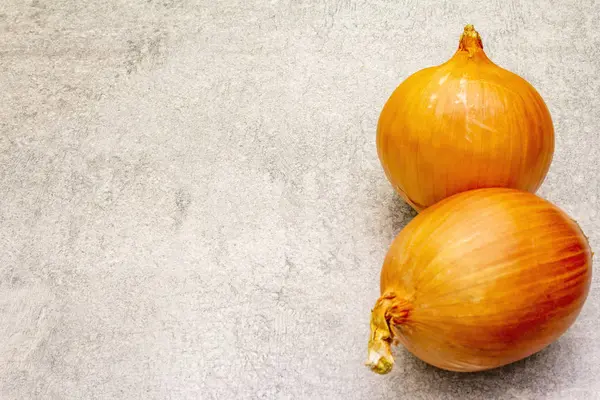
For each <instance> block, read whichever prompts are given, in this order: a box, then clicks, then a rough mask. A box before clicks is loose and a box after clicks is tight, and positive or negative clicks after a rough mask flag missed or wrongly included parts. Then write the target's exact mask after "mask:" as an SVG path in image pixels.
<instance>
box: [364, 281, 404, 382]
mask: <svg viewBox="0 0 600 400" xmlns="http://www.w3.org/2000/svg"><path fill="white" fill-rule="evenodd" d="M409 310H410V307H409V304H408V303H407V302H406V301H405V300H403V299H400V298H398V296H397V295H396V293H394V292H386V293H384V294H383V295H382V296H381V297H380V298H379V299H378V300H377V302H376V303H375V308H373V311H372V312H371V338H370V339H369V354H368V358H367V362H366V365H367V366H368V367H369V368H371V370H373V371H374V372H376V373H378V374H387V373H388V372H390V371H391V370H392V368H393V366H394V357H393V356H392V351H391V345H392V342H393V339H394V334H393V332H392V330H391V328H390V322H391V323H393V324H394V325H400V324H402V323H404V322H405V321H406V319H407V317H408V313H409Z"/></svg>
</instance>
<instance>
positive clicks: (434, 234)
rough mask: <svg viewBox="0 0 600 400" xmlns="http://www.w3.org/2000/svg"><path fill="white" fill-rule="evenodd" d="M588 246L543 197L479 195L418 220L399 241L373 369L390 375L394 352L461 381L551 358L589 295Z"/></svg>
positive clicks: (384, 276)
mask: <svg viewBox="0 0 600 400" xmlns="http://www.w3.org/2000/svg"><path fill="white" fill-rule="evenodd" d="M591 258H592V253H591V251H590V248H589V245H588V242H587V239H586V237H585V236H584V235H583V233H582V231H581V230H580V229H579V227H578V225H577V224H576V223H575V222H574V221H572V220H571V219H570V218H569V217H568V216H567V215H566V214H565V213H564V212H562V211H561V210H560V209H559V208H557V207H556V206H554V205H552V204H551V203H549V202H547V201H545V200H542V199H540V198H539V197H537V196H536V195H534V194H531V193H528V192H522V191H518V190H514V189H506V188H496V189H479V190H473V191H468V192H464V193H460V194H457V195H455V196H452V197H450V198H448V199H445V200H442V201H441V202H439V203H437V204H436V205H434V206H432V207H429V208H428V209H427V210H425V211H423V212H422V213H421V214H419V215H417V217H416V218H414V219H413V220H412V221H411V222H410V223H409V224H408V225H407V226H406V227H405V228H404V229H403V230H402V231H401V232H400V234H399V235H398V237H397V238H396V239H395V240H394V241H393V243H392V245H391V248H390V250H389V252H388V254H387V256H386V258H385V261H384V264H383V269H382V271H381V297H380V298H379V299H378V300H377V302H376V304H375V308H374V309H373V311H372V314H371V338H370V341H369V355H368V361H367V365H369V366H370V367H371V368H372V369H373V370H374V371H375V372H378V373H387V372H389V371H390V370H391V368H392V366H393V362H394V361H393V358H392V355H391V353H390V344H396V343H402V344H403V345H404V347H406V348H407V349H408V350H409V351H410V352H411V353H413V354H414V355H415V356H417V357H418V358H420V359H421V360H423V361H425V362H427V363H429V364H432V365H434V366H436V367H439V368H442V369H446V370H451V371H465V372H466V371H480V370H486V369H490V368H495V367H499V366H502V365H505V364H508V363H511V362H514V361H517V360H520V359H522V358H525V357H527V356H529V355H531V354H533V353H536V352H537V351H539V350H541V349H543V348H544V347H546V346H547V345H549V344H550V343H552V342H553V341H554V340H556V339H557V338H558V337H559V336H560V335H562V334H563V333H564V332H565V331H566V330H567V328H569V326H570V325H571V324H572V323H573V322H574V321H575V318H577V315H578V314H579V311H580V310H581V307H582V306H583V303H584V302H585V299H586V297H587V293H588V290H589V286H590V282H591V274H592V270H591V262H592V261H591Z"/></svg>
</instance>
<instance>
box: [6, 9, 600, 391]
mask: <svg viewBox="0 0 600 400" xmlns="http://www.w3.org/2000/svg"><path fill="white" fill-rule="evenodd" d="M466 23H473V24H475V27H476V28H477V29H478V30H479V31H480V33H481V34H482V36H483V40H484V45H485V48H486V50H487V52H488V54H489V55H490V57H491V58H492V59H493V60H494V61H496V62H497V63H498V64H500V65H502V66H504V67H506V68H508V69H510V70H513V71H515V72H517V73H519V74H521V75H522V76H524V77H525V78H526V79H528V80H529V81H530V82H531V83H532V84H533V85H534V86H535V87H537V88H538V90H539V91H540V93H541V94H542V96H543V97H544V98H545V100H546V102H547V104H548V106H549V108H550V110H551V112H552V115H553V118H554V121H555V127H556V133H557V140H556V154H555V159H554V162H553V164H552V168H551V170H550V173H549V175H548V178H547V180H546V182H545V183H544V185H543V187H542V189H541V190H540V193H541V194H542V195H543V196H544V197H546V198H548V199H549V200H551V201H553V202H555V203H557V204H558V205H559V206H561V207H563V208H564V209H565V210H566V211H567V212H569V213H570V214H571V215H572V216H573V217H574V218H575V219H577V220H578V221H579V222H580V224H581V226H582V228H583V229H584V230H585V232H586V233H587V235H588V236H589V238H590V242H591V244H592V246H593V247H594V248H595V249H596V250H597V251H600V215H599V211H598V210H599V205H600V200H599V197H600V180H599V178H598V173H599V169H600V167H599V165H600V134H599V131H600V95H599V93H600V78H599V71H598V70H599V68H598V67H599V66H600V29H599V27H600V3H599V2H598V1H590V0H580V1H541V0H537V1H525V0H522V1H514V0H513V1H510V0H509V1H506V0H494V1H482V2H472V1H466V0H465V1H434V0H429V1H423V0H420V1H417V0H400V1H383V0H371V1H363V0H326V1H291V0H272V1H242V0H221V1H216V0H211V1H208V0H204V1H192V0H104V1H85V0H33V1H31V0H2V1H1V4H0V33H1V34H0V104H2V107H1V108H0V130H1V132H0V194H1V196H0V318H1V319H0V320H1V324H0V398H1V399H117V398H121V399H198V398H202V399H261V398H264V399H319V398H324V399H370V400H376V399H411V400H412V399H438V398H445V399H483V398H498V399H586V400H589V399H592V398H600V394H599V393H600V382H599V377H600V325H599V322H598V321H600V279H599V277H600V274H599V273H596V275H595V276H594V283H593V287H592V291H591V294H590V298H589V300H588V302H587V304H586V306H585V308H584V310H583V312H582V314H581V316H580V318H579V320H578V322H577V323H576V324H575V325H574V326H573V327H572V329H570V330H569V331H568V333H567V334H566V335H565V336H564V337H563V338H561V339H560V340H559V341H558V342H557V343H556V344H554V345H552V346H550V347H549V348H548V349H546V350H545V351H543V352H541V353H540V354H538V355H536V356H534V357H531V358H529V359H527V360H525V361H522V362H519V363H517V364H514V365H512V366H508V367H505V368H501V369H498V370H494V371H491V372H487V373H480V374H470V375H466V374H465V375H461V374H455V373H448V372H444V371H440V370H437V369H435V368H433V367H429V366H427V365H425V364H424V363H422V362H421V361H419V360H416V359H415V358H413V357H412V356H411V355H409V354H408V353H406V352H405V351H404V350H402V349H398V351H397V361H398V365H397V367H396V369H395V370H394V371H393V373H392V374H391V375H388V376H385V377H380V376H376V375H374V374H372V373H371V372H370V371H368V370H367V368H365V367H364V366H363V364H362V363H363V361H364V359H365V356H366V343H367V336H368V319H369V312H370V308H371V306H372V305H373V303H374V301H375V299H376V298H377V296H378V290H379V268H380V265H381V262H382V259H383V257H384V255H385V252H386V250H387V247H388V245H389V243H390V241H391V240H392V238H393V237H394V236H395V235H396V234H397V233H398V231H399V230H400V229H401V228H402V227H403V226H404V225H405V224H406V223H407V222H408V221H409V220H410V219H411V218H412V217H413V216H414V213H413V212H411V211H410V209H409V207H407V206H406V205H405V204H404V203H403V202H402V201H401V200H399V199H398V198H397V197H396V196H395V195H394V194H393V192H392V189H391V187H390V185H389V184H388V182H387V181H386V179H385V177H384V175H383V172H382V169H381V167H380V165H379V162H378V160H377V155H376V150H375V142H374V140H375V127H376V124H377V118H378V116H379V112H380V110H381V107H382V105H383V103H384V102H385V100H386V99H387V97H388V96H389V94H390V93H391V92H392V90H393V89H394V88H395V87H396V85H397V84H398V83H399V82H400V81H401V80H402V79H404V78H405V77H407V76H408V74H410V73H412V72H414V71H416V70H418V69H421V68H423V67H425V66H428V65H433V64H438V63H441V62H443V61H445V60H446V59H447V58H448V57H450V55H451V54H452V53H453V52H454V50H455V48H456V46H457V41H458V37H459V35H460V33H461V32H462V29H463V25H464V24H466ZM595 269H596V270H597V268H595Z"/></svg>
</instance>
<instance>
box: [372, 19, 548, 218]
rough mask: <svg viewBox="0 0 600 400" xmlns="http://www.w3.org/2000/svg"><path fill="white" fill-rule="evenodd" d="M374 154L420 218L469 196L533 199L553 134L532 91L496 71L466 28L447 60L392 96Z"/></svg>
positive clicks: (513, 77)
mask: <svg viewBox="0 0 600 400" xmlns="http://www.w3.org/2000/svg"><path fill="white" fill-rule="evenodd" d="M377 151H378V155H379V158H380V161H381V163H382V166H383V169H384V170H385V173H386V176H387V178H388V179H389V181H390V182H391V183H392V185H393V186H394V188H395V189H396V191H397V192H398V193H399V194H400V195H401V196H402V197H403V198H404V199H405V200H406V201H407V202H408V203H410V204H411V205H412V206H413V207H414V208H415V209H416V210H417V211H420V210H422V209H424V208H426V207H429V206H430V205H432V204H435V203H437V202H438V201H440V200H442V199H444V198H446V197H449V196H451V195H454V194H456V193H460V192H463V191H467V190H471V189H478V188H488V187H507V188H515V189H520V190H524V191H529V192H532V193H535V191H536V190H537V188H538V187H539V186H540V185H541V183H542V181H543V180H544V178H545V176H546V173H547V172H548V168H549V167H550V163H551V161H552V155H553V152H554V128H553V126H552V119H551V117H550V113H549V112H548V109H547V107H546V104H545V103H544V101H543V100H542V98H541V97H540V95H539V94H538V92H537V91H536V90H535V89H534V88H533V86H531V85H530V84H529V83H528V82H527V81H525V80H524V79H523V78H521V77H520V76H518V75H516V74H514V73H512V72H509V71H507V70H505V69H503V68H501V67H499V66H498V65H496V64H494V63H493V62H492V61H491V60H490V59H489V58H488V57H487V56H486V54H485V52H484V51H483V44H482V42H481V37H480V36H479V34H478V33H477V32H476V31H475V30H474V28H473V26H472V25H467V26H466V27H465V29H464V33H463V34H462V36H461V38H460V43H459V47H458V50H457V51H456V53H455V54H454V56H453V57H452V58H451V59H450V60H448V61H447V62H445V63H444V64H441V65H439V66H436V67H431V68H426V69H423V70H421V71H419V72H417V73H415V74H413V75H411V76H410V77H408V78H407V79H406V80H405V81H404V82H402V83H401V84H400V86H398V88H397V89H396V90H395V91H394V93H393V94H392V95H391V97H390V98H389V100H388V101H387V103H386V104H385V106H384V108H383V111H382V112H381V116H380V118H379V122H378V126H377Z"/></svg>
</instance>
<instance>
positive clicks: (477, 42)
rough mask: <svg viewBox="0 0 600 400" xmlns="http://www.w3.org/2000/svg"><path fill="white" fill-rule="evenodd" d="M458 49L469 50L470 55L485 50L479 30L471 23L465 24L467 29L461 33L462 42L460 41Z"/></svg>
mask: <svg viewBox="0 0 600 400" xmlns="http://www.w3.org/2000/svg"><path fill="white" fill-rule="evenodd" d="M458 50H462V51H468V52H469V56H472V55H473V54H474V53H476V52H478V51H480V50H483V43H482V41H481V36H479V32H477V31H476V30H475V27H474V26H473V25H471V24H468V25H466V26H465V30H464V31H463V33H462V35H460V42H459V43H458Z"/></svg>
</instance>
